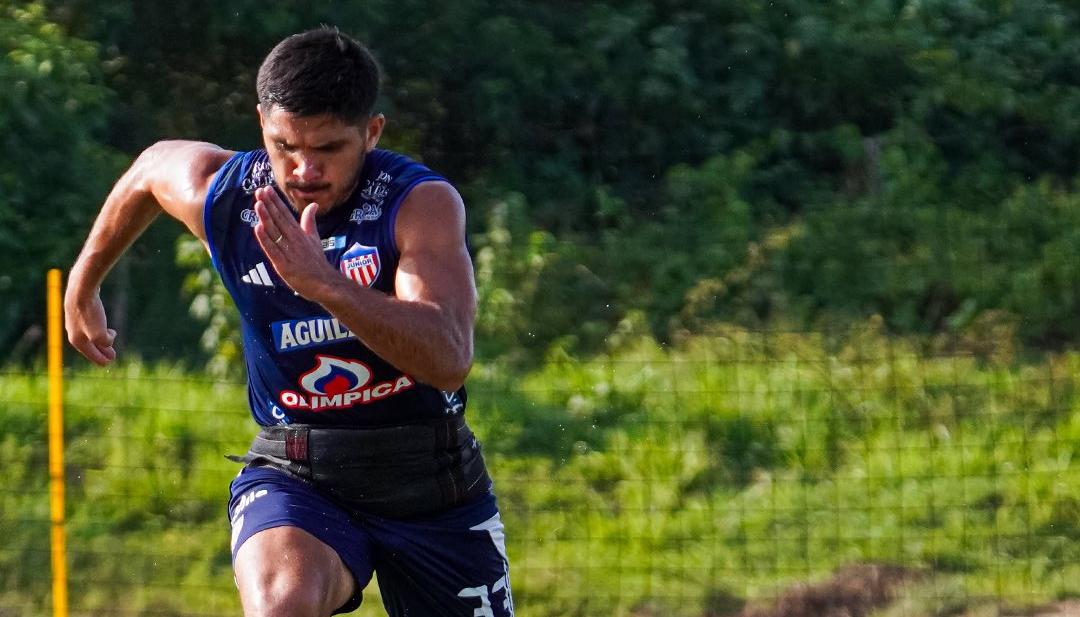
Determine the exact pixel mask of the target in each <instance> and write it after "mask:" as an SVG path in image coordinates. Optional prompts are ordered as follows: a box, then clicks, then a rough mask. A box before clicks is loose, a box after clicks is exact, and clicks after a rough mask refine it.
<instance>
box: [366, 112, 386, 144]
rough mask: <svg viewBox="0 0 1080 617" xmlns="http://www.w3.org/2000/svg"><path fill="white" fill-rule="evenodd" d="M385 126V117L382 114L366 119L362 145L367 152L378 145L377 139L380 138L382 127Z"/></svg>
mask: <svg viewBox="0 0 1080 617" xmlns="http://www.w3.org/2000/svg"><path fill="white" fill-rule="evenodd" d="M385 126H386V116H384V115H382V114H375V115H374V116H372V117H371V118H369V119H368V121H367V126H366V127H365V131H364V145H365V146H366V150H367V151H368V152H371V151H372V150H374V149H375V146H377V145H379V138H380V137H382V132H383V127H385Z"/></svg>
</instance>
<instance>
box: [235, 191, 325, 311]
mask: <svg viewBox="0 0 1080 617" xmlns="http://www.w3.org/2000/svg"><path fill="white" fill-rule="evenodd" d="M318 211H319V206H318V204H315V203H312V204H308V206H307V207H306V208H304V211H303V213H301V215H300V223H299V224H297V223H296V219H294V218H293V215H292V211H291V210H290V209H289V207H288V206H286V205H285V203H284V202H283V201H282V200H281V197H280V196H279V195H278V194H277V191H275V190H274V188H273V187H269V186H266V187H262V188H260V189H258V190H256V191H255V213H256V214H258V215H259V223H258V224H257V225H256V226H255V238H256V239H257V240H258V241H259V246H261V247H262V250H263V253H265V254H266V257H267V258H268V259H269V260H270V264H271V265H273V266H274V270H275V271H277V273H278V276H280V277H281V279H282V280H283V281H285V284H286V285H288V286H289V287H290V288H291V289H292V290H293V291H295V292H296V293H298V294H300V295H301V296H303V297H305V298H307V299H308V300H314V301H318V300H317V297H316V296H317V295H318V292H319V290H320V289H325V288H326V286H327V285H330V284H333V282H334V279H335V278H336V277H337V271H336V270H335V269H334V268H333V266H331V265H330V263H329V262H328V261H326V257H325V256H324V254H323V248H322V242H321V241H320V240H319V231H318V229H317V227H316V225H315V213H316V212H318Z"/></svg>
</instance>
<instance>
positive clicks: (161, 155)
mask: <svg viewBox="0 0 1080 617" xmlns="http://www.w3.org/2000/svg"><path fill="white" fill-rule="evenodd" d="M232 154H233V153H232V152H230V151H228V150H224V149H222V148H220V147H218V146H215V145H213V144H208V143H204V142H194V141H163V142H158V143H156V144H154V145H153V146H151V147H150V148H148V149H147V150H146V151H145V152H144V153H143V155H142V156H140V163H141V164H143V165H144V166H145V170H144V173H145V178H146V182H147V185H148V186H147V188H148V190H149V191H150V192H151V194H152V195H153V196H154V199H155V200H157V202H158V204H160V205H161V208H162V209H163V210H164V211H165V212H166V213H168V214H169V215H170V216H172V217H173V218H175V219H176V220H178V221H180V222H181V223H183V224H184V225H185V226H186V227H187V228H188V229H189V230H190V231H191V233H193V234H195V236H196V237H198V238H199V239H200V240H202V241H203V242H206V230H205V229H204V224H203V208H204V206H205V203H206V195H207V192H208V191H209V190H210V185H211V184H212V183H213V180H214V176H215V174H216V173H217V171H218V170H219V169H220V168H221V166H222V165H224V164H225V162H226V161H228V160H229V157H230V156H232Z"/></svg>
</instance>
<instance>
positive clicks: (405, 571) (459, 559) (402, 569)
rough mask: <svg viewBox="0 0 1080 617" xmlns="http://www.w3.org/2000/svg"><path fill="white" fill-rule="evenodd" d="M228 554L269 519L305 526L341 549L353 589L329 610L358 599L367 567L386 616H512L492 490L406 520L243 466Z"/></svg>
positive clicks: (233, 488)
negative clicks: (359, 510) (352, 506)
mask: <svg viewBox="0 0 1080 617" xmlns="http://www.w3.org/2000/svg"><path fill="white" fill-rule="evenodd" d="M229 490H230V498H229V521H230V522H231V524H232V555H233V559H236V551H237V549H239V548H240V546H241V545H242V544H243V543H244V542H245V541H246V540H247V539H248V538H250V537H251V536H253V535H255V534H256V533H258V532H260V531H262V530H264V529H270V528H272V527H281V526H285V525H288V526H293V527H299V528H300V529H303V530H304V531H307V532H308V533H310V534H311V535H313V536H315V537H316V538H318V539H319V540H320V541H322V542H323V543H325V544H327V545H328V546H330V547H331V548H333V549H334V550H335V551H337V553H338V555H339V556H340V557H341V560H342V561H343V562H344V563H345V566H346V567H348V568H349V570H350V571H351V572H352V574H353V577H354V578H355V579H356V594H355V595H354V596H353V597H352V598H351V599H350V600H349V601H348V602H347V603H346V604H345V605H344V606H342V607H341V608H339V609H338V610H337V611H335V614H336V613H348V612H351V611H353V610H355V609H356V608H357V607H359V606H360V601H361V593H362V591H363V589H364V587H365V586H367V584H368V582H370V581H371V575H372V573H373V572H376V573H378V575H379V591H380V592H381V593H382V600H383V605H384V606H385V607H386V611H387V613H389V614H390V616H391V617H398V616H404V615H409V616H410V617H425V616H428V615H430V616H438V615H480V616H484V617H495V616H496V615H500V616H512V615H513V614H514V602H513V599H512V597H511V594H510V577H509V574H508V562H507V559H506V548H505V542H504V540H503V525H502V520H501V519H500V517H499V509H498V506H497V505H496V503H495V496H494V495H493V494H491V493H488V494H487V495H485V496H484V497H482V498H481V499H479V500H477V501H474V502H472V503H468V504H465V505H463V506H459V507H457V508H454V509H453V510H450V511H448V512H445V513H442V514H439V515H437V516H428V517H423V518H417V519H411V520H409V521H398V520H391V519H386V518H381V517H377V516H371V515H360V514H355V513H354V514H353V515H352V516H350V515H349V513H348V512H346V511H345V510H344V509H342V508H341V507H340V506H338V505H337V504H335V503H333V502H331V501H330V500H328V499H327V498H326V497H323V496H322V495H321V494H320V493H319V492H318V491H316V490H315V488H314V487H312V486H311V485H309V484H307V483H306V482H303V481H302V480H298V479H296V478H293V477H291V476H289V475H288V474H286V473H284V472H282V471H279V470H277V469H274V468H273V467H247V468H244V469H243V470H241V471H240V474H239V475H237V476H236V478H235V479H233V481H232V484H230V486H229Z"/></svg>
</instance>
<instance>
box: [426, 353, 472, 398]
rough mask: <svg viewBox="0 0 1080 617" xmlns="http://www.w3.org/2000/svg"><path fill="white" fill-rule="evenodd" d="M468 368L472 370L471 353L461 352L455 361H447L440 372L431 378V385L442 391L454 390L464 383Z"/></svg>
mask: <svg viewBox="0 0 1080 617" xmlns="http://www.w3.org/2000/svg"><path fill="white" fill-rule="evenodd" d="M470 370H472V353H471V352H469V353H468V354H461V355H460V356H459V357H458V358H457V360H456V361H455V362H449V363H447V364H446V365H445V366H444V367H443V370H442V371H441V372H440V374H439V375H437V376H436V378H435V379H433V380H432V382H431V385H433V386H435V387H436V388H438V389H440V390H442V391H443V392H455V391H457V390H458V389H459V388H461V386H463V385H465V378H466V377H468V376H469V371H470Z"/></svg>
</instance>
